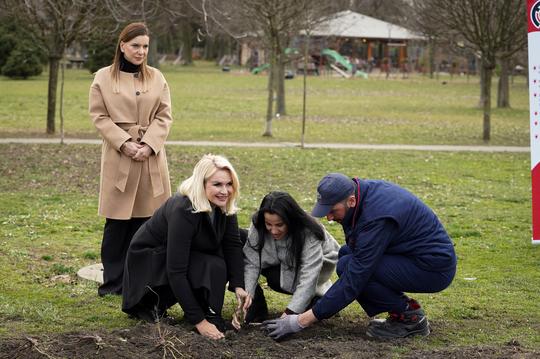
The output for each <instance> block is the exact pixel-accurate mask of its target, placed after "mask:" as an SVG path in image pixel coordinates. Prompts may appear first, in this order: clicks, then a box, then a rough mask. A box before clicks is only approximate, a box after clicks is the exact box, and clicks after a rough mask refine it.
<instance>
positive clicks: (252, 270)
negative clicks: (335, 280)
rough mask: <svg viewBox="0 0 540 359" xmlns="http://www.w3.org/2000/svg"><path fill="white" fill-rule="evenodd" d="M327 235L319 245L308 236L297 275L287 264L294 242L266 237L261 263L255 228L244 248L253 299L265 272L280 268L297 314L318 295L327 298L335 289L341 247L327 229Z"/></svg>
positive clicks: (249, 234) (246, 283)
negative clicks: (289, 251)
mask: <svg viewBox="0 0 540 359" xmlns="http://www.w3.org/2000/svg"><path fill="white" fill-rule="evenodd" d="M323 229H324V228H323ZM324 234H325V238H324V241H319V240H318V239H316V238H315V237H314V236H313V235H311V234H308V236H307V237H306V241H305V244H304V249H303V251H302V257H301V264H300V266H299V269H298V273H295V267H296V266H293V267H292V268H290V267H289V265H288V264H287V261H286V258H287V249H288V247H289V243H290V241H291V238H290V237H289V236H286V237H285V238H283V239H281V240H277V241H276V240H274V239H273V238H272V236H271V235H270V234H269V233H266V235H265V238H264V241H265V242H264V246H263V250H262V253H261V258H260V261H259V253H258V251H257V249H256V248H257V243H258V241H259V235H258V233H257V230H256V229H255V227H254V226H253V224H252V225H251V227H250V228H249V232H248V239H247V241H246V243H245V245H244V281H245V289H246V291H247V292H248V293H249V294H250V295H251V296H252V297H253V296H254V294H255V288H256V286H257V282H258V280H259V275H260V273H261V270H262V269H264V268H268V267H273V266H276V265H280V266H281V274H280V284H281V288H282V289H285V290H286V291H288V292H290V293H293V295H292V298H291V300H290V302H289V304H288V305H287V308H289V309H290V310H292V311H293V312H295V313H301V312H303V311H304V310H305V309H306V308H307V306H308V304H309V303H310V301H311V299H312V298H313V297H314V296H315V295H317V296H323V295H324V293H326V291H327V290H328V288H330V287H331V286H332V282H331V281H330V277H331V276H332V273H334V270H335V268H336V263H337V260H338V251H339V247H340V246H339V244H338V242H337V241H336V240H335V239H334V237H332V235H331V234H330V233H328V232H327V231H326V229H324ZM295 278H296V281H295Z"/></svg>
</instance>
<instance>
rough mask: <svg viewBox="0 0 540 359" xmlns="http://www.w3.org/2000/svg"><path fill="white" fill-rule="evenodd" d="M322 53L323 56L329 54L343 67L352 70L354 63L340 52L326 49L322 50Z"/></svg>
mask: <svg viewBox="0 0 540 359" xmlns="http://www.w3.org/2000/svg"><path fill="white" fill-rule="evenodd" d="M321 54H322V55H323V56H327V57H329V58H331V59H332V60H333V61H334V62H336V63H338V64H340V65H341V66H343V68H345V69H346V70H347V71H349V72H351V71H352V64H351V63H350V62H349V60H347V59H346V58H344V57H343V56H341V55H340V54H339V52H337V51H334V50H331V49H324V50H322V52H321Z"/></svg>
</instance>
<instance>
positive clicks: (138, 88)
mask: <svg viewBox="0 0 540 359" xmlns="http://www.w3.org/2000/svg"><path fill="white" fill-rule="evenodd" d="M149 40H150V39H149V31H148V28H147V27H146V25H145V24H144V23H132V24H129V25H128V26H126V27H125V28H124V29H123V30H122V32H121V33H120V36H119V39H118V45H117V47H116V53H115V56H114V61H113V64H112V65H111V66H108V67H104V68H102V69H100V70H99V71H97V72H96V74H95V77H94V82H93V83H92V86H91V87H90V101H89V102H90V105H89V112H90V117H91V119H92V121H93V123H94V125H95V126H96V129H97V130H98V132H99V133H100V135H101V137H103V145H102V152H101V180H100V189H99V215H101V216H103V217H105V218H106V220H105V228H104V231H103V241H102V244H101V260H102V263H103V282H104V283H103V285H101V286H100V287H99V290H98V293H99V295H106V294H121V293H122V276H123V271H124V261H125V256H126V252H127V249H128V247H129V243H130V241H131V238H132V237H133V235H134V234H135V232H136V231H137V229H138V228H139V227H140V226H141V225H142V224H143V223H144V222H145V221H146V220H147V219H148V218H149V217H150V216H152V214H153V213H154V211H155V210H156V209H157V208H159V207H160V206H161V204H163V202H165V200H167V198H169V197H170V195H171V188H170V182H169V171H168V168H167V159H166V155H165V148H164V144H165V140H166V138H167V135H168V133H169V128H170V126H171V122H172V117H171V100H170V94H169V87H168V85H167V82H166V81H165V78H164V77H163V75H162V74H161V72H160V71H159V70H157V69H155V68H152V67H150V66H148V65H147V64H146V57H147V54H148V45H149Z"/></svg>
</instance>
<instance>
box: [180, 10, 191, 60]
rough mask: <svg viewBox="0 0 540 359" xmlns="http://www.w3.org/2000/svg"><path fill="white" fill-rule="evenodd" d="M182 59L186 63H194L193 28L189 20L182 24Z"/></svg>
mask: <svg viewBox="0 0 540 359" xmlns="http://www.w3.org/2000/svg"><path fill="white" fill-rule="evenodd" d="M182 44H183V45H184V46H182V60H183V61H184V65H191V64H193V53H192V48H193V29H192V27H191V24H190V23H189V22H187V21H186V22H184V23H183V24H182Z"/></svg>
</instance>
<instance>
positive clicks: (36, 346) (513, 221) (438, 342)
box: [0, 61, 540, 358]
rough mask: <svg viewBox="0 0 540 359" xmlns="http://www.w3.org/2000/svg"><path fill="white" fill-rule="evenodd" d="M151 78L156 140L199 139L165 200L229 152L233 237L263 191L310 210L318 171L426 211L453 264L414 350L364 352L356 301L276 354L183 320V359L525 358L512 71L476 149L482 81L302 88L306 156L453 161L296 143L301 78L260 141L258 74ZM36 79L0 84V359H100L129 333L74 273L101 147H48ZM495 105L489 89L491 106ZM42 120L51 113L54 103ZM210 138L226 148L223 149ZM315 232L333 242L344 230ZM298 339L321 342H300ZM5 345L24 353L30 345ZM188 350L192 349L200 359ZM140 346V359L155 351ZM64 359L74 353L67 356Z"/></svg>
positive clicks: (524, 268)
mask: <svg viewBox="0 0 540 359" xmlns="http://www.w3.org/2000/svg"><path fill="white" fill-rule="evenodd" d="M161 70H162V71H163V73H164V75H165V77H166V79H167V81H168V83H169V85H170V89H171V96H172V103H173V117H174V122H173V125H172V128H171V132H170V135H169V137H168V139H169V140H172V141H186V142H187V141H210V143H208V144H205V145H189V146H188V145H184V146H173V145H168V146H167V154H168V161H169V168H170V172H171V183H172V186H173V188H174V187H176V185H177V184H178V183H179V182H180V181H181V180H182V179H184V178H186V177H188V176H189V175H190V172H191V171H192V168H193V166H194V164H195V163H196V162H197V161H198V160H199V159H200V157H201V156H202V155H203V154H205V153H216V154H222V155H225V156H227V157H228V158H229V159H230V161H231V162H232V163H233V165H234V166H235V168H236V170H237V172H238V173H239V176H240V181H241V200H240V207H241V208H242V211H241V212H240V214H239V220H240V224H241V225H242V226H244V227H246V226H248V225H249V218H250V215H251V213H253V211H254V210H255V209H256V208H257V206H258V205H259V203H260V200H261V199H262V197H263V196H264V194H266V193H267V192H268V191H271V190H278V189H279V190H284V191H288V192H290V193H291V194H292V195H293V196H294V197H295V198H296V199H297V200H298V202H299V203H300V205H301V206H302V207H303V208H305V209H309V208H311V207H312V205H313V204H314V202H315V189H316V184H317V182H318V180H319V179H320V178H321V177H322V176H323V175H324V174H326V173H327V172H331V171H339V172H343V173H346V174H349V175H351V176H359V177H362V178H376V179H384V180H389V181H392V182H395V183H397V184H399V185H401V186H403V187H405V188H407V189H409V190H410V191H412V192H413V193H415V194H416V195H418V196H419V197H420V198H421V199H422V200H423V201H425V202H426V203H427V204H428V205H429V206H430V207H431V208H433V210H434V211H435V212H436V213H437V215H438V216H439V217H440V219H441V220H442V222H443V223H444V225H445V226H446V228H447V230H448V232H449V233H450V235H451V237H452V238H453V240H454V243H455V246H456V251H457V254H458V257H459V262H458V273H457V275H456V278H455V280H454V282H453V284H452V285H451V287H450V288H448V289H447V290H445V291H443V292H441V293H436V294H421V295H419V296H418V298H419V300H420V301H421V302H422V303H423V305H424V306H425V308H426V311H427V314H428V316H429V319H430V321H431V324H432V331H433V333H432V335H431V336H429V337H427V338H414V339H406V340H401V341H396V342H393V343H379V342H373V341H369V340H368V339H367V337H366V336H365V334H364V331H365V327H366V325H367V323H368V320H369V318H367V317H366V316H365V314H364V313H363V311H362V310H361V308H360V307H359V306H358V305H357V304H356V303H354V304H352V305H351V306H349V307H348V308H347V309H346V310H344V311H343V312H342V314H341V316H340V317H338V318H334V319H332V320H330V321H328V323H326V324H321V325H319V326H318V327H316V328H312V329H309V330H306V331H305V333H303V334H302V335H301V336H299V338H298V339H297V340H296V341H295V340H294V339H291V340H289V341H287V342H285V343H281V344H279V346H276V345H275V344H273V343H272V342H271V341H270V340H269V339H268V340H267V341H264V339H266V338H264V337H262V336H261V335H260V334H258V333H256V332H252V331H249V330H248V335H247V336H242V335H238V336H236V337H234V336H233V337H230V338H227V339H226V341H227V342H226V343H225V344H214V345H213V346H211V345H206V344H205V343H204V342H202V341H200V342H197V341H198V340H200V339H198V338H196V337H193V336H189V335H187V334H186V333H188V334H189V328H187V327H186V326H180V329H176V330H183V332H182V333H183V334H179V333H180V332H178V331H173V332H172V333H173V334H170V333H169V335H170V337H171V338H174V337H175V336H176V338H179V337H180V338H182V340H183V342H182V343H184V346H182V345H181V344H180V343H176V344H175V345H176V347H177V348H181V349H184V353H185V355H186V356H201V357H205V353H206V356H210V355H217V354H216V353H218V352H219V353H221V354H219V356H224V357H227V356H228V357H236V356H239V353H238V352H236V351H235V350H236V349H235V348H236V347H240V348H243V346H245V345H246V342H247V343H249V342H250V341H251V342H256V343H257V345H262V344H261V343H266V345H267V346H266V347H262V349H261V348H259V349H257V350H255V349H253V354H252V356H256V357H265V356H279V355H283V353H287V355H289V356H292V357H295V356H302V354H301V353H300V352H298V351H297V350H307V349H306V347H313V348H316V349H318V350H322V351H321V352H320V353H323V354H325V355H326V356H343V357H355V355H358V348H361V350H362V351H365V355H366V356H373V355H375V354H374V352H373V351H371V350H376V353H377V356H381V357H437V355H439V357H449V356H452V355H453V356H457V357H501V358H502V357H511V356H513V357H531V358H532V357H534V356H535V355H538V353H539V352H538V350H539V348H540V334H539V333H540V308H539V307H538V293H539V290H540V271H539V269H540V266H539V265H540V255H539V253H538V248H537V247H534V246H532V245H531V192H530V191H531V185H530V182H531V180H530V157H529V156H530V155H529V153H528V152H527V150H526V148H525V149H524V147H526V146H528V143H529V118H528V84H527V78H526V77H525V76H514V77H513V78H511V81H510V82H509V88H510V93H511V97H510V99H511V106H509V107H504V108H493V109H492V110H491V134H490V135H491V138H490V140H489V142H486V141H485V139H484V138H483V114H484V110H485V109H483V108H482V107H479V106H478V105H479V99H480V86H479V84H480V79H479V77H478V76H473V75H471V76H465V75H461V76H460V75H459V74H452V76H451V75H450V74H449V73H445V72H441V73H439V74H436V76H433V77H431V76H430V74H429V73H424V74H422V73H411V74H409V76H407V77H406V78H404V77H403V76H402V74H400V73H394V74H392V75H391V76H389V77H388V78H387V76H386V74H384V73H381V72H377V71H375V72H373V73H372V74H370V76H369V77H368V78H351V79H344V78H342V77H338V76H332V75H331V74H328V75H322V76H318V77H317V76H310V77H308V79H307V91H306V109H307V112H306V127H305V141H306V143H307V144H310V143H311V144H328V143H329V144H333V145H335V146H339V145H343V144H345V145H347V144H374V145H377V144H397V145H456V146H458V147H455V148H454V150H450V151H448V150H445V151H436V150H431V151H420V150H410V149H401V148H399V147H395V149H394V150H357V149H343V148H342V149H340V148H324V145H321V146H319V147H321V148H300V146H299V144H300V139H301V134H302V118H303V105H304V102H303V99H304V83H303V78H302V77H301V76H296V77H295V78H293V79H291V80H288V81H286V82H285V90H286V94H287V115H286V116H279V117H277V116H274V118H273V121H272V125H273V136H271V137H269V136H265V137H262V136H261V134H262V133H263V131H264V129H265V121H266V119H265V116H266V106H267V94H268V75H267V74H260V75H252V74H251V73H250V71H249V69H246V68H242V67H238V66H235V65H232V66H228V68H227V71H223V66H218V65H217V64H216V62H209V61H195V62H194V63H193V64H192V65H191V66H176V65H173V64H171V63H167V62H165V63H163V64H161ZM48 75H49V73H48V71H47V70H45V71H44V72H43V73H42V74H41V75H38V76H33V77H30V78H28V79H26V80H20V79H10V78H7V77H0V138H1V139H2V140H3V141H2V143H0V158H1V160H0V175H1V177H0V213H1V217H0V221H1V226H0V253H1V255H0V267H1V268H2V269H3V273H2V277H1V279H0V319H1V323H0V353H2V355H10V353H11V354H13V353H22V354H21V355H23V354H25V353H26V354H27V353H29V352H31V353H34V354H35V355H36V357H38V356H37V355H39V354H40V353H41V352H44V353H45V354H44V355H43V357H63V356H65V357H69V356H70V355H67V354H62V352H61V351H60V352H58V351H57V352H56V353H55V352H54V351H53V350H52V349H51V348H55V347H54V346H53V344H54V345H59V339H58V338H62V339H64V340H66V338H67V339H69V338H71V340H72V341H80V340H81V338H87V339H88V338H90V342H91V344H92V345H93V347H94V350H95V353H96V355H99V354H100V353H102V354H103V353H107V345H110V346H113V345H118V346H120V345H124V344H121V343H116V344H113V343H112V342H108V341H107V339H108V338H109V337H107V333H109V334H110V333H120V332H119V331H121V330H129V329H130V328H134V327H138V326H139V324H138V323H137V322H136V321H133V320H131V319H128V318H127V316H126V315H124V314H123V313H122V312H121V311H120V310H119V307H120V299H119V298H117V297H105V298H99V297H98V296H97V294H96V293H97V285H96V284H95V283H93V282H88V281H85V280H81V279H79V278H77V276H76V272H77V270H78V269H79V268H81V267H83V266H85V265H88V264H92V263H96V262H99V248H100V242H101V234H102V228H103V219H102V218H99V217H98V216H97V193H98V181H99V158H100V146H99V145H95V144H64V145H61V144H60V143H59V142H60V140H59V134H58V132H56V133H54V134H46V133H45V128H46V127H45V124H46V121H45V118H46V113H47V107H48V104H47V87H48V83H49V80H48ZM92 78H93V76H92V74H91V72H90V71H88V70H86V69H66V70H65V81H64V84H63V86H64V87H63V99H62V107H63V108H62V117H63V118H64V124H63V130H64V135H65V137H66V139H98V136H97V134H96V131H95V130H94V128H93V125H92V123H91V121H90V120H89V118H88V114H87V103H88V90H89V86H90V83H91V82H92ZM496 79H497V77H496ZM496 93H497V84H496V82H494V83H493V85H492V96H493V99H495V98H496ZM493 102H496V101H493ZM56 116H57V118H58V117H59V116H60V109H59V108H57V109H56ZM57 123H58V121H57ZM13 138H16V139H18V140H20V139H22V138H33V139H41V138H47V139H49V140H55V141H57V142H58V143H56V144H39V143H27V144H21V143H14V142H15V140H9V139H13ZM218 141H230V142H233V143H234V144H235V146H232V145H230V146H219V145H216V143H217V142H218ZM212 142H213V143H214V144H212ZM246 143H247V144H252V145H253V144H255V145H256V147H249V146H247V145H246ZM265 145H266V147H265ZM470 145H475V146H482V148H483V150H482V151H481V152H478V151H472V150H467V148H466V147H465V146H470ZM504 146H508V148H507V150H505V149H504ZM490 148H491V150H490ZM514 151H516V152H514ZM323 223H324V224H325V225H326V227H327V228H328V229H329V231H330V232H331V233H332V234H333V235H334V236H335V237H336V238H337V239H338V241H340V243H343V241H344V239H343V234H342V231H341V228H340V226H339V225H337V224H329V223H327V222H326V221H325V220H323ZM268 299H269V305H270V308H271V311H272V310H273V311H274V313H276V314H277V313H279V312H280V310H282V308H283V307H284V306H285V305H286V303H287V297H286V296H283V295H281V294H277V293H271V294H270V295H269V296H268ZM226 300H227V301H226V308H227V309H226V310H227V312H226V313H225V314H226V315H230V314H231V313H232V306H233V302H234V300H233V297H232V296H231V295H230V293H229V294H227V298H226ZM173 314H174V315H175V316H177V317H181V316H182V312H181V309H180V308H179V307H178V306H177V307H176V308H175V309H174V310H173ZM147 330H148V331H151V330H153V329H152V328H147ZM169 330H171V331H172V330H173V329H169ZM96 333H97V334H96ZM321 333H322V334H321ZM98 334H99V335H98ZM310 336H311V337H315V338H316V340H317V342H313V341H309V337H310ZM97 338H100V339H101V338H105V340H101V341H100V340H98V339H97ZM157 338H158V339H159V337H157ZM161 338H162V337H161ZM155 339H156V338H155V337H153V336H149V338H148V339H147V341H148V342H149V343H150V344H149V345H150V346H151V347H153V348H155V347H158V349H159V350H162V351H158V353H157V354H160V357H161V353H164V355H168V356H170V357H174V355H171V353H173V352H171V351H167V345H169V344H164V343H163V342H159V341H157V340H156V341H155V342H152V340H155ZM187 340H189V341H190V342H188V341H187ZM244 340H245V341H244ZM193 342H196V343H197V345H198V346H196V345H195V346H194V345H193ZM17 343H26V346H27V349H28V350H29V351H27V352H26V351H24V350H23V349H24V348H23V344H21V345H20V346H17V345H16V344H17ZM104 343H105V344H107V345H105V344H104ZM160 343H161V344H160ZM190 343H191V344H190ZM321 343H322V344H321ZM235 345H236V347H235ZM321 345H323V346H329V345H330V346H332V349H333V350H334V351H326V352H325V351H324V348H321V347H320V346H321ZM14 348H16V349H17V350H19V351H20V352H17V351H13V350H14ZM21 348H23V349H21ZM56 348H58V346H57V347H56ZM197 348H198V349H199V350H202V351H199V352H196V351H195V350H197ZM201 348H202V349H201ZM373 348H375V349H373ZM139 349H140V350H141V354H140V355H141V357H144V356H143V355H148V356H150V355H151V353H152V354H155V353H153V352H151V351H150V350H149V349H147V348H139ZM25 350H26V349H25ZM145 350H146V351H145ZM246 352H247V349H246ZM246 352H243V353H244V355H245V353H246ZM74 353H77V351H74ZM223 353H225V354H223ZM227 353H228V354H227ZM308 353H311V355H312V356H314V355H315V354H313V353H314V352H309V351H308ZM315 353H316V352H315ZM103 355H104V354H103ZM75 356H77V355H75ZM78 356H80V357H83V355H82V354H81V353H80V352H79V353H78ZM6 357H7V356H6ZM21 357H24V356H21ZM178 357H179V356H178Z"/></svg>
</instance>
